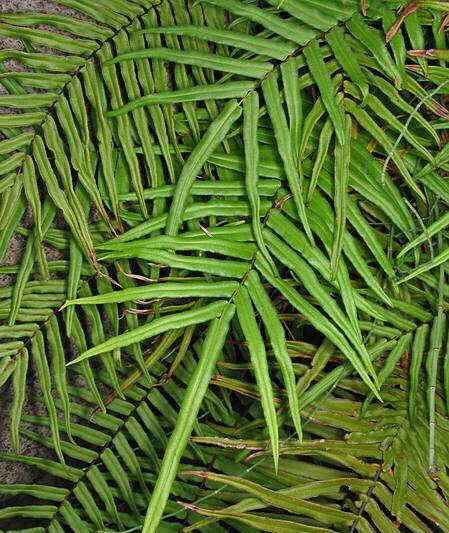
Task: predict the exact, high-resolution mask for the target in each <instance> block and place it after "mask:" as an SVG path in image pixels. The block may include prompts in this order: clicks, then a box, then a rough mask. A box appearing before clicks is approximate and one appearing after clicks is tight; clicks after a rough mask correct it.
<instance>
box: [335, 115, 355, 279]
mask: <svg viewBox="0 0 449 533" xmlns="http://www.w3.org/2000/svg"><path fill="white" fill-rule="evenodd" d="M345 122H346V124H345V137H344V142H343V143H341V144H339V143H337V144H336V146H335V152H334V155H335V176H334V210H335V226H334V242H333V246H332V253H331V278H334V277H335V276H336V274H337V270H338V262H339V260H340V255H341V251H342V247H343V235H344V232H345V228H346V216H347V206H346V204H347V201H346V196H347V188H348V183H349V161H350V160H351V129H352V122H351V118H350V117H349V115H345Z"/></svg>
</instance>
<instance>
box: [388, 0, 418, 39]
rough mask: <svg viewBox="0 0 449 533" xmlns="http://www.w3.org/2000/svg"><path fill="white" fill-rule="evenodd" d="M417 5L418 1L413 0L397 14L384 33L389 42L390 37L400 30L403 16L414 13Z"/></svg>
mask: <svg viewBox="0 0 449 533" xmlns="http://www.w3.org/2000/svg"><path fill="white" fill-rule="evenodd" d="M418 7H419V2H417V1H415V2H412V3H411V4H409V5H408V6H406V7H405V8H404V9H403V10H402V11H401V13H400V14H399V17H398V18H397V20H396V22H395V23H394V24H393V26H392V27H391V28H390V30H389V31H388V33H387V35H386V41H387V43H389V42H390V41H391V39H393V37H394V36H395V35H396V34H397V32H398V31H399V30H400V28H401V26H402V24H403V22H404V20H405V18H406V17H407V16H408V15H411V14H412V13H414V12H415V11H416V10H417V9H418Z"/></svg>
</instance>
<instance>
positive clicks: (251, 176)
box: [243, 91, 276, 272]
mask: <svg viewBox="0 0 449 533" xmlns="http://www.w3.org/2000/svg"><path fill="white" fill-rule="evenodd" d="M258 121H259V95H258V94H257V92H255V91H254V92H252V93H251V94H250V95H249V96H247V97H246V98H245V100H244V102H243V143H244V148H245V184H246V190H247V194H248V200H249V203H250V205H251V211H252V228H253V232H254V238H255V239H256V243H257V245H258V247H259V250H260V252H261V253H262V255H263V256H264V258H265V259H266V260H267V262H268V264H269V265H270V266H271V268H272V269H273V272H276V267H275V265H274V262H273V260H272V258H271V256H270V253H269V252H268V250H267V247H266V246H265V243H264V240H263V236H262V225H261V223H260V198H259V191H258V189H257V182H258V180H259V176H258V172H257V169H258V164H259V143H258V141H257V124H258Z"/></svg>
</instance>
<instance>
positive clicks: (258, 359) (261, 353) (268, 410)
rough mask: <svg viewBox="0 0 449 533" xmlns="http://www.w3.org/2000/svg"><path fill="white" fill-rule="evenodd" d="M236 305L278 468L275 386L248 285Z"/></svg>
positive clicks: (240, 291) (236, 300) (236, 298)
mask: <svg viewBox="0 0 449 533" xmlns="http://www.w3.org/2000/svg"><path fill="white" fill-rule="evenodd" d="M235 306H236V310H237V316H238V319H239V322H240V326H241V328H242V330H243V334H244V336H245V339H246V341H247V343H248V351H249V354H250V357H251V363H252V367H253V371H254V375H255V376H256V382H257V385H258V389H259V393H260V397H261V402H262V409H263V412H264V416H265V421H266V424H267V427H268V432H269V434H270V440H271V448H272V450H273V460H274V465H275V469H276V470H277V468H278V462H279V432H278V423H277V418H276V410H275V405H274V398H273V387H272V385H271V379H270V371H269V368H268V362H267V354H266V351H265V344H264V341H263V338H262V335H261V334H260V330H259V327H258V325H257V322H256V318H255V316H254V309H253V306H252V303H251V298H250V296H249V293H248V290H247V289H246V287H244V286H243V287H241V288H240V289H239V292H238V294H237V295H236V297H235Z"/></svg>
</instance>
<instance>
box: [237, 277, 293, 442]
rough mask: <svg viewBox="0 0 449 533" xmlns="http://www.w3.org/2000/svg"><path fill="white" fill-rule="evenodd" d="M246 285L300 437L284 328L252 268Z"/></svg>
mask: <svg viewBox="0 0 449 533" xmlns="http://www.w3.org/2000/svg"><path fill="white" fill-rule="evenodd" d="M246 286H247V288H248V291H249V293H250V295H251V299H252V301H253V303H254V305H255V307H256V309H257V311H258V312H259V313H260V315H261V318H262V321H263V323H264V326H265V330H266V332H267V335H268V337H269V339H270V344H271V346H272V348H273V352H274V356H275V357H276V361H277V362H278V364H279V366H280V368H281V373H282V377H283V380H284V384H285V388H286V390H287V395H288V400H289V409H290V414H291V417H292V420H293V424H294V426H295V430H296V433H297V434H298V437H299V439H301V438H302V428H301V418H300V415H299V409H300V407H299V400H298V395H297V393H296V385H295V376H294V371H293V365H292V361H291V359H290V355H289V354H288V350H287V344H286V339H285V333H284V328H283V327H282V324H281V322H280V320H279V318H278V316H277V313H276V310H275V309H274V307H273V304H272V303H271V301H270V298H269V297H268V295H267V293H266V292H265V289H264V287H263V285H262V283H261V282H260V279H259V276H258V275H257V273H256V272H255V271H254V270H252V271H250V272H249V274H248V278H247V280H246Z"/></svg>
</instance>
